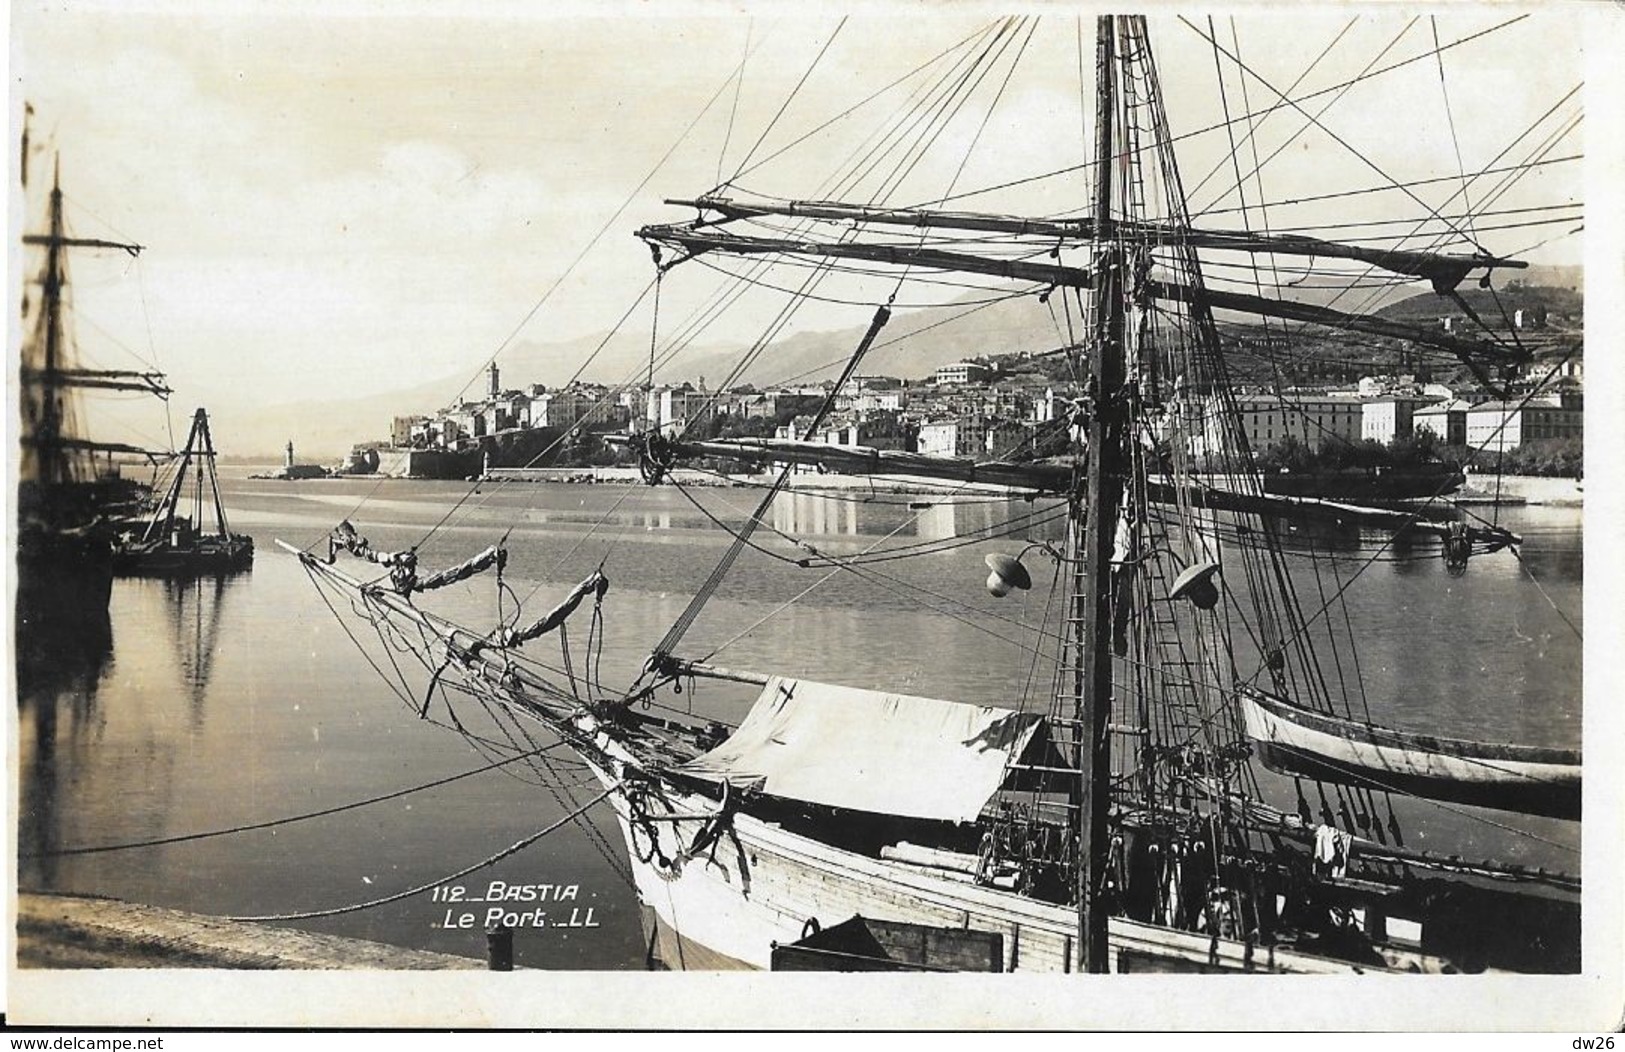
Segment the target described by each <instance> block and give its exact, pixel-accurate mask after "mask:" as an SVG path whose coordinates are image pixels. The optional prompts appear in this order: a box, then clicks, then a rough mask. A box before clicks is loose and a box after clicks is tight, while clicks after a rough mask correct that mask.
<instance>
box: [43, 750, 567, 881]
mask: <svg viewBox="0 0 1625 1052" xmlns="http://www.w3.org/2000/svg"><path fill="white" fill-rule="evenodd" d="M563 744H564V743H563V742H562V741H559V742H553V743H552V744H550V745H543V746H539V747H537V748H535V749H531V750H530V751H528V752H521V753H517V754H516V755H513V756H509V757H507V758H505V759H501V760H496V761H493V762H491V763H488V764H486V765H484V766H483V767H476V768H474V769H473V770H469V771H463V772H462V773H461V774H453V775H447V776H446V777H445V778H436V779H435V780H434V781H432V782H424V783H423V784H422V785H414V786H410V787H408V788H406V789H397V790H395V791H394V792H392V793H385V794H384V795H382V796H373V797H368V798H367V799H365V800H354V801H351V802H350V803H347V804H339V805H337V806H335V807H324V808H322V809H321V810H319V811H307V812H305V813H304V814H300V815H289V816H288V817H286V818H273V819H269V820H267V821H264V822H251V823H249V824H247V825H239V826H231V827H229V828H227V829H211V830H208V831H206V832H202V833H178V834H176V835H175V836H166V837H158V838H157V839H154V840H131V841H127V842H125V843H122V844H97V845H94V846H92V847H65V848H59V849H57V850H55V851H23V852H19V853H18V855H17V857H18V859H25V858H59V857H61V856H63V855H95V854H100V853H101V852H104V851H128V850H131V849H132V848H140V847H159V846H162V845H164V844H183V843H186V842H187V841H190V840H208V839H211V838H213V837H217V836H232V835H234V834H237V833H251V832H253V831H255V830H257V829H272V828H275V827H276V826H285V825H291V824H292V823H294V822H304V821H307V820H309V819H312V818H323V817H325V816H327V815H336V814H338V813H339V812H341V811H353V810H355V809H356V808H358V807H366V806H368V805H370V804H380V803H383V802H384V801H386V800H395V799H398V798H400V797H403V796H410V795H411V794H413V793H420V792H422V791H423V790H425V789H434V788H436V787H438V786H442V785H448V784H450V783H452V782H456V781H461V780H462V779H464V778H472V777H473V776H474V775H476V774H484V773H486V772H487V771H494V770H496V769H497V768H499V767H504V766H506V765H508V764H510V763H517V762H518V761H520V760H528V759H530V758H532V757H534V756H537V755H538V754H540V753H544V752H547V751H548V750H549V749H556V748H558V747H559V746H561V745H563Z"/></svg>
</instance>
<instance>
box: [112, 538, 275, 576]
mask: <svg viewBox="0 0 1625 1052" xmlns="http://www.w3.org/2000/svg"><path fill="white" fill-rule="evenodd" d="M253 565H254V544H253V542H252V541H251V540H249V539H248V538H245V537H233V538H231V539H230V540H229V541H204V542H201V543H198V544H195V545H191V546H183V547H175V546H173V545H169V544H155V545H146V546H140V545H137V546H132V547H129V548H124V549H121V550H120V551H118V552H117V553H116V554H115V555H114V556H113V572H114V573H116V574H119V575H121V576H128V577H208V576H217V575H224V574H232V573H237V572H239V571H241V570H247V569H249V568H250V567H252V566H253Z"/></svg>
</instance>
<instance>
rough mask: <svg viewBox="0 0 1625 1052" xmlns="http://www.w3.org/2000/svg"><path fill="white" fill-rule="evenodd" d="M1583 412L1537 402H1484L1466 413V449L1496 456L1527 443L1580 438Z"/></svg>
mask: <svg viewBox="0 0 1625 1052" xmlns="http://www.w3.org/2000/svg"><path fill="white" fill-rule="evenodd" d="M1584 417H1585V411H1584V410H1582V409H1577V408H1570V407H1565V406H1563V405H1560V404H1559V405H1551V404H1543V403H1538V402H1485V403H1483V404H1482V405H1475V406H1473V407H1472V408H1471V409H1469V410H1467V414H1466V431H1467V445H1468V446H1470V447H1471V448H1473V449H1477V450H1482V451H1484V452H1488V453H1500V452H1504V451H1505V450H1509V449H1516V448H1517V447H1518V446H1521V445H1524V444H1525V443H1529V442H1539V441H1542V440H1545V439H1551V438H1580V437H1582V435H1583V434H1584V430H1585V420H1584Z"/></svg>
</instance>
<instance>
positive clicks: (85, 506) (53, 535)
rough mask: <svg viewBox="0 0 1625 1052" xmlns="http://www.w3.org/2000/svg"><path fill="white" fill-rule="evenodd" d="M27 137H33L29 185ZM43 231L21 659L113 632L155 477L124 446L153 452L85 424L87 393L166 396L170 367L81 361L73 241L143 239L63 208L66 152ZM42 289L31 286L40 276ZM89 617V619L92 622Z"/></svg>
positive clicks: (39, 236) (24, 476) (26, 431)
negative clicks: (139, 474)
mask: <svg viewBox="0 0 1625 1052" xmlns="http://www.w3.org/2000/svg"><path fill="white" fill-rule="evenodd" d="M28 152H29V150H28V139H27V132H26V130H25V132H24V139H23V185H24V188H25V189H26V187H27V168H28V163H27V162H28ZM46 216H47V219H46V227H45V230H44V231H42V232H38V233H31V234H25V235H24V236H23V244H24V245H25V246H29V247H30V248H34V249H43V258H42V261H41V263H40V266H39V270H38V272H37V276H34V277H31V278H30V279H29V285H28V286H25V289H24V293H23V299H22V313H23V326H24V329H23V331H24V333H25V339H24V341H23V345H22V349H21V367H20V370H19V374H18V380H19V385H18V389H19V393H20V404H21V419H22V442H21V446H22V448H21V459H20V461H19V470H18V481H17V607H16V610H17V631H18V642H19V647H18V650H19V654H21V655H23V658H22V659H21V660H20V664H19V668H20V669H22V670H24V671H26V670H27V669H28V668H29V667H30V666H31V664H32V662H33V661H34V660H36V659H37V658H39V657H40V656H41V647H40V646H38V645H35V643H34V641H36V640H43V639H46V638H58V637H59V638H61V639H71V638H73V637H74V636H76V635H79V634H81V630H82V629H83V628H84V627H85V625H86V624H87V623H89V624H92V625H94V626H97V630H98V631H100V632H105V631H106V630H107V629H106V624H107V617H106V610H107V601H108V596H109V594H110V590H111V588H112V554H113V550H112V545H113V540H114V537H115V536H116V533H117V531H118V529H119V528H120V526H121V525H122V524H123V523H124V522H126V521H127V520H128V519H129V518H131V517H133V516H137V515H139V514H140V513H141V511H142V510H143V509H144V504H145V500H146V499H147V497H148V496H149V495H150V492H151V491H150V487H148V486H146V485H145V484H143V483H141V482H139V481H137V480H134V479H130V478H126V477H124V476H123V475H122V474H121V473H120V472H119V470H118V468H117V466H116V465H115V464H114V463H113V460H112V458H113V457H114V456H116V455H119V454H124V455H133V456H145V457H149V458H150V457H151V456H153V455H154V454H152V453H151V452H150V451H148V450H146V449H142V448H139V447H136V446H133V445H129V444H127V443H121V442H107V441H98V440H95V439H93V438H90V437H88V436H87V435H85V434H83V433H82V422H81V417H82V409H81V407H80V398H79V393H80V392H81V391H84V390H96V391H135V392H140V393H144V394H150V395H153V396H155V397H158V398H164V397H166V396H167V395H168V394H169V387H168V386H167V383H166V381H165V378H164V376H163V374H161V373H158V372H155V371H150V370H129V369H90V368H84V367H82V366H80V365H79V364H78V361H77V359H76V357H75V353H74V347H73V343H72V339H71V334H70V332H69V328H68V324H67V317H66V314H67V312H66V307H65V304H66V302H67V292H68V259H67V255H68V253H67V250H68V249H72V248H84V249H113V250H116V251H122V252H126V253H128V254H129V255H130V256H132V257H134V256H137V255H139V254H140V252H141V246H140V245H136V244H129V243H125V242H119V241H109V240H105V239H101V238H89V237H75V236H73V235H71V234H70V233H69V232H68V230H67V225H66V221H65V218H64V215H63V195H62V181H61V164H60V161H58V162H57V164H56V165H55V166H54V168H53V172H52V184H51V190H50V196H49V204H48V208H47V213H46ZM36 284H37V286H38V289H39V294H38V296H37V297H36V296H34V295H33V294H32V286H33V285H36ZM87 618H88V619H90V620H89V621H88V622H87Z"/></svg>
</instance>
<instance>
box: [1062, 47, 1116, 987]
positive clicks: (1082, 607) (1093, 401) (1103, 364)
mask: <svg viewBox="0 0 1625 1052" xmlns="http://www.w3.org/2000/svg"><path fill="white" fill-rule="evenodd" d="M1095 64H1096V68H1095V207H1094V216H1095V225H1094V234H1095V236H1094V250H1095V251H1094V257H1095V258H1094V276H1095V283H1094V313H1095V319H1094V320H1095V324H1094V332H1093V336H1092V339H1091V341H1090V342H1091V346H1090V348H1089V350H1088V360H1087V361H1085V362H1082V363H1080V364H1081V365H1082V366H1083V369H1084V375H1085V376H1087V377H1088V390H1087V391H1086V394H1085V397H1086V400H1087V408H1088V413H1089V420H1088V423H1087V426H1086V428H1085V434H1086V436H1087V442H1088V449H1087V450H1086V452H1085V464H1086V467H1085V470H1084V477H1083V485H1082V493H1081V494H1076V495H1075V496H1074V498H1073V500H1072V501H1071V505H1070V507H1071V516H1070V518H1071V521H1070V524H1069V527H1070V528H1069V529H1068V538H1069V542H1070V545H1071V549H1072V550H1071V551H1070V552H1069V553H1068V555H1069V558H1071V559H1073V560H1075V562H1074V566H1075V570H1074V577H1073V610H1072V618H1071V621H1072V624H1073V626H1074V629H1073V634H1072V646H1073V648H1074V650H1073V655H1072V671H1073V675H1072V680H1073V683H1072V687H1073V690H1072V693H1073V695H1074V697H1075V698H1076V701H1077V707H1076V715H1077V721H1078V722H1077V727H1078V732H1079V734H1081V735H1082V749H1081V750H1080V751H1081V752H1082V754H1083V755H1081V756H1080V757H1079V759H1080V760H1081V761H1082V762H1081V763H1080V765H1079V766H1080V771H1079V783H1080V784H1079V799H1078V805H1079V806H1078V887H1077V891H1078V965H1079V970H1080V971H1090V972H1105V971H1107V970H1108V962H1107V943H1106V910H1105V909H1104V908H1103V903H1102V902H1101V901H1100V900H1101V888H1102V884H1103V881H1104V879H1105V874H1106V867H1107V859H1108V846H1109V843H1110V835H1109V833H1108V830H1107V827H1106V823H1107V814H1108V808H1109V805H1110V787H1111V762H1110V761H1111V753H1110V742H1109V739H1108V737H1107V730H1106V725H1107V717H1108V716H1109V714H1110V710H1111V699H1112V657H1111V655H1112V651H1111V638H1110V635H1111V579H1110V574H1111V554H1112V538H1113V536H1114V534H1115V527H1116V523H1117V515H1118V505H1119V504H1120V503H1121V500H1122V492H1123V471H1124V462H1123V455H1122V436H1123V433H1124V424H1125V420H1124V418H1125V416H1126V404H1125V402H1124V400H1123V398H1122V397H1121V393H1122V388H1123V378H1124V371H1125V370H1124V362H1123V274H1122V269H1123V268H1122V252H1121V248H1120V246H1119V245H1118V244H1117V242H1116V219H1115V217H1114V216H1113V214H1112V197H1113V187H1112V169H1113V166H1114V164H1115V161H1116V159H1115V157H1114V156H1113V148H1112V142H1113V139H1114V137H1115V136H1114V132H1115V129H1114V126H1113V117H1114V113H1115V110H1116V98H1115V91H1114V87H1115V81H1116V69H1115V67H1116V64H1117V56H1116V47H1115V39H1114V28H1113V18H1112V16H1110V15H1102V16H1101V17H1100V18H1099V19H1098V20H1097V21H1096V23H1095ZM1080 497H1081V499H1080Z"/></svg>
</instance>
